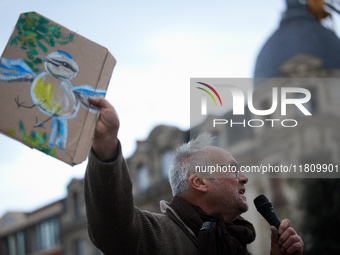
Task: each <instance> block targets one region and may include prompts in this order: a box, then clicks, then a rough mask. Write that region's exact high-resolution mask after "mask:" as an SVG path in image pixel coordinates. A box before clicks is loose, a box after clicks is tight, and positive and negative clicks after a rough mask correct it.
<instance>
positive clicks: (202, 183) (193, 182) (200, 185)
mask: <svg viewBox="0 0 340 255" xmlns="http://www.w3.org/2000/svg"><path fill="white" fill-rule="evenodd" d="M188 181H189V184H190V186H191V187H193V188H194V189H195V190H198V191H201V192H207V191H208V189H207V179H206V178H202V177H199V176H198V175H192V176H190V177H189V180H188Z"/></svg>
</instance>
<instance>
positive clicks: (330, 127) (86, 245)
mask: <svg viewBox="0 0 340 255" xmlns="http://www.w3.org/2000/svg"><path fill="white" fill-rule="evenodd" d="M286 2H287V10H286V12H285V13H284V14H283V16H282V20H281V23H280V24H279V27H278V29H277V30H276V31H275V32H274V34H273V35H272V36H271V37H270V38H269V39H268V40H267V42H266V43H265V45H264V46H263V48H262V49H261V51H260V53H259V55H258V57H257V60H256V68H255V72H254V78H255V80H254V81H255V82H254V95H255V96H256V97H257V99H256V102H257V104H258V105H259V107H263V109H268V108H269V107H270V105H271V100H272V92H271V86H272V84H273V83H271V82H268V81H269V80H270V79H277V80H275V81H276V82H275V86H276V87H283V86H287V84H288V82H290V81H292V80H294V82H295V84H294V85H293V84H290V83H289V86H297V87H304V88H307V89H308V90H309V91H311V94H312V99H311V101H310V102H309V105H308V109H309V110H310V111H311V112H312V114H313V118H308V117H306V116H304V115H301V114H300V113H299V112H298V111H296V110H294V109H292V111H289V112H288V115H287V118H294V119H296V120H297V121H298V122H299V125H298V127H295V128H294V129H285V128H282V127H281V126H279V125H278V126H277V127H275V128H266V127H264V128H261V129H254V128H250V127H245V128H228V127H225V126H222V125H221V126H218V127H216V128H212V127H210V126H208V125H207V123H208V122H210V121H209V118H214V116H208V117H207V120H206V121H205V122H203V123H202V124H200V125H199V126H196V127H193V128H192V129H191V130H188V131H182V130H179V129H178V128H176V127H170V126H158V127H156V128H155V129H154V130H153V131H152V132H151V133H150V135H149V137H148V138H147V139H146V140H145V141H138V142H137V149H136V151H135V152H134V154H133V155H132V156H131V157H130V158H128V159H127V164H128V166H129V168H130V175H131V178H132V181H133V184H134V187H133V194H134V197H135V204H136V206H138V207H139V208H141V209H145V210H149V211H159V201H160V200H167V201H170V200H171V198H172V194H171V189H170V185H169V182H168V179H167V178H168V173H167V170H168V167H169V164H170V161H171V158H172V155H173V152H174V150H175V148H176V147H177V146H179V145H180V144H182V143H183V142H187V141H189V139H190V136H191V135H194V134H197V133H199V132H202V131H208V132H211V133H212V134H213V135H215V136H217V137H218V139H217V140H216V145H217V146H220V147H222V148H225V149H227V150H228V151H230V152H231V154H232V155H233V156H234V157H235V158H236V159H237V160H238V161H239V162H240V163H241V164H244V165H260V164H272V165H280V164H282V162H289V163H293V164H296V165H299V164H305V163H308V164H311V163H327V164H339V155H340V133H339V130H340V111H339V109H340V103H339V98H340V85H339V82H338V81H340V80H339V78H340V40H339V38H337V37H336V35H335V34H334V33H333V32H332V30H331V29H329V28H326V27H325V26H324V25H323V24H322V22H324V20H325V19H329V18H330V16H329V13H328V12H327V6H326V5H325V3H324V2H323V1H319V0H315V1H312V0H308V1H307V2H306V3H302V1H298V0H287V1H286ZM330 3H333V1H330ZM333 7H334V6H333ZM328 8H330V7H328ZM261 78H266V80H262V79H261ZM278 78H279V79H278ZM297 81H300V83H299V82H297ZM306 81H308V82H306ZM254 101H255V100H254ZM306 107H307V106H306ZM247 114H248V115H247V118H249V119H251V118H252V115H251V113H249V112H248V113H247ZM220 117H221V116H220ZM223 117H224V118H226V119H228V118H231V117H232V112H227V113H225V115H223ZM267 117H268V116H265V117H264V118H267ZM270 117H271V118H276V117H278V116H275V113H274V115H273V116H270ZM233 118H235V116H233ZM257 118H258V117H257ZM324 181H325V180H311V181H306V180H303V179H293V178H291V179H283V178H262V179H259V178H256V179H254V180H252V181H249V184H248V185H247V186H248V187H247V193H246V194H247V198H248V203H249V204H251V201H252V200H253V199H254V198H255V197H256V195H258V194H261V193H264V194H266V195H267V196H268V197H270V199H271V201H272V203H273V204H274V205H275V209H276V211H277V214H278V216H279V217H282V218H283V217H287V218H290V219H291V221H292V225H293V226H294V228H295V229H296V230H297V231H299V233H300V232H301V233H304V234H305V235H304V236H303V237H304V241H305V243H306V247H305V248H306V252H309V253H308V254H316V253H313V250H314V251H317V252H318V253H317V254H336V253H334V252H333V251H334V250H335V249H338V248H337V247H336V246H337V245H336V244H335V243H333V242H332V239H330V235H327V233H323V232H322V231H321V233H323V236H324V237H323V238H324V239H328V240H330V245H328V246H329V247H328V251H327V247H326V248H325V247H324V248H323V249H324V250H323V251H320V250H318V249H319V248H318V247H317V245H315V242H316V243H317V242H318V241H317V239H316V235H317V233H314V231H315V232H318V230H317V229H318V228H317V225H318V224H317V221H318V220H319V221H320V224H325V223H321V220H322V216H318V214H317V209H316V210H315V209H314V210H315V211H313V210H312V211H311V210H309V208H313V205H311V204H310V203H309V201H310V200H311V199H310V198H311V197H312V198H313V199H315V200H316V199H318V197H317V196H316V195H313V194H311V195H308V191H309V189H313V191H315V190H316V191H317V192H316V193H317V194H321V195H324V194H325V191H324V190H325V189H329V190H328V193H326V194H327V196H326V197H322V198H321V199H322V200H323V201H324V203H325V204H330V206H333V207H332V208H330V210H327V212H328V213H329V214H328V215H327V216H328V217H331V218H336V219H338V218H339V217H338V215H337V214H338V212H339V202H337V201H339V200H340V199H339V195H338V194H339V192H338V191H340V190H339V185H338V184H337V181H336V182H335V184H334V180H333V183H332V182H331V181H330V183H328V182H327V181H326V183H324ZM321 184H323V185H321ZM311 187H312V188H311ZM331 188H333V189H331ZM67 189H68V190H67V191H68V193H67V197H66V198H64V199H62V200H60V201H56V202H54V203H51V204H49V205H47V206H45V207H43V208H40V209H38V210H36V211H34V212H30V213H24V212H9V213H7V214H5V215H4V216H3V217H2V218H1V219H0V255H24V254H28V255H38V254H39V255H59V254H67V255H71V254H75V255H84V254H88V255H92V254H94V255H95V254H101V253H100V251H99V250H97V249H96V248H95V247H94V246H93V245H92V243H91V242H90V240H89V238H88V235H87V230H86V215H85V207H84V196H83V187H82V180H78V179H73V180H72V181H71V182H70V184H69V185H68V188H67ZM302 196H305V199H303V197H302ZM313 199H312V200H313ZM254 211H255V210H254V208H251V209H250V210H249V212H247V213H246V215H245V217H246V218H247V219H249V220H250V221H251V222H253V224H254V226H255V228H256V230H257V233H258V235H257V239H256V242H255V243H254V244H252V245H251V247H250V250H251V251H252V252H253V253H254V254H269V245H270V244H269V240H270V239H269V238H270V237H269V236H270V233H269V229H268V225H267V223H266V222H265V221H264V220H263V219H262V217H261V216H260V215H259V214H258V213H255V212H254ZM308 213H311V214H312V215H314V216H315V217H314V218H317V220H316V221H315V219H314V223H315V224H314V223H313V222H309V223H310V224H308V222H306V221H307V220H310V219H313V216H312V217H310V216H308ZM332 223H333V224H334V221H332ZM307 224H308V225H312V226H315V230H308V227H307V226H306V225H307ZM313 224H314V225H313ZM335 224H338V221H335ZM325 226H326V227H328V225H327V224H326V225H325ZM337 227H339V226H338V225H337ZM301 235H303V234H301ZM333 236H334V235H333ZM338 236H339V235H335V237H338ZM318 238H319V237H318ZM319 242H322V240H321V239H320V238H319ZM332 249H333V250H332Z"/></svg>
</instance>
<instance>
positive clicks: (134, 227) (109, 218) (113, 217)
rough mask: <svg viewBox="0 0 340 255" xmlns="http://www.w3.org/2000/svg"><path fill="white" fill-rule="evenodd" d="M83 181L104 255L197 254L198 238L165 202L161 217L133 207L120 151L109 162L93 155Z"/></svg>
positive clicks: (92, 234)
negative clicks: (115, 157)
mask: <svg viewBox="0 0 340 255" xmlns="http://www.w3.org/2000/svg"><path fill="white" fill-rule="evenodd" d="M119 148H120V146H119ZM84 182H85V183H84V188H85V202H86V213H87V221H88V222H87V227H88V232H89V235H90V238H91V240H92V242H93V243H94V244H95V245H96V246H97V247H98V248H99V249H100V250H101V251H102V252H103V253H104V254H106V255H111V254H120V255H123V254H131V255H132V254H145V255H150V254H164V255H166V254H169V255H170V254H171V255H173V254H176V255H181V254H183V255H190V254H196V253H197V248H196V242H197V238H196V237H195V236H194V235H193V233H192V231H191V230H190V229H188V228H187V227H186V226H185V224H184V223H183V222H182V221H181V220H180V219H179V218H178V216H177V215H176V213H175V212H174V211H173V210H172V209H171V208H169V206H168V205H167V203H166V202H165V201H161V211H162V213H161V214H156V213H151V212H148V211H141V210H139V209H138V208H136V207H135V206H134V202H133V196H132V183H131V179H130V176H129V173H128V169H127V166H126V162H125V160H124V158H123V156H122V152H121V149H119V154H118V157H117V159H116V160H115V161H113V162H109V163H104V162H101V161H99V160H98V159H97V158H96V157H95V155H94V154H93V153H92V152H91V154H90V156H89V161H88V166H87V169H86V174H85V179H84Z"/></svg>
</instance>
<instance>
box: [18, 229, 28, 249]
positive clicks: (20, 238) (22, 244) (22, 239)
mask: <svg viewBox="0 0 340 255" xmlns="http://www.w3.org/2000/svg"><path fill="white" fill-rule="evenodd" d="M17 249H18V255H25V254H26V251H25V234H24V232H23V231H19V232H18V233H17Z"/></svg>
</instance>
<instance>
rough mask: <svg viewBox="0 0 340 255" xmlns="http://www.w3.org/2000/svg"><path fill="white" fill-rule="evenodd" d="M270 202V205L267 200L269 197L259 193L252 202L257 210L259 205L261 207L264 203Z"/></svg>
mask: <svg viewBox="0 0 340 255" xmlns="http://www.w3.org/2000/svg"><path fill="white" fill-rule="evenodd" d="M268 203H269V204H270V206H271V202H270V201H269V199H268V198H267V197H266V196H265V195H263V194H262V195H259V196H257V197H256V198H255V199H254V204H255V207H256V209H257V210H258V211H259V209H260V208H261V207H263V206H264V205H266V204H268Z"/></svg>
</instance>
